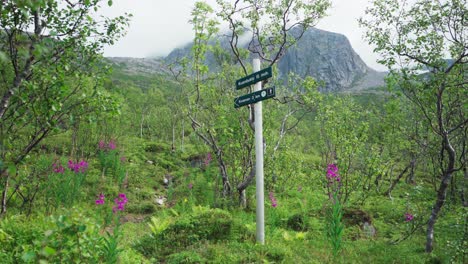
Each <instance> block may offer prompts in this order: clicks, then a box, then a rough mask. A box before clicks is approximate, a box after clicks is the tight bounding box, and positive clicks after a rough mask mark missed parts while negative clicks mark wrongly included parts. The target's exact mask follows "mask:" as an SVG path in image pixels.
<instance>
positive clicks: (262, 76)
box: [236, 67, 272, 90]
mask: <svg viewBox="0 0 468 264" xmlns="http://www.w3.org/2000/svg"><path fill="white" fill-rule="evenodd" d="M271 76H272V75H271V67H268V68H265V69H263V70H261V71H260V70H259V71H257V72H254V73H252V74H250V75H248V76H246V77H244V78H242V79H239V80H237V81H236V89H237V90H239V89H242V88H244V87H247V86H250V85H252V84H254V83H258V82H259V81H263V80H266V79H268V78H271Z"/></svg>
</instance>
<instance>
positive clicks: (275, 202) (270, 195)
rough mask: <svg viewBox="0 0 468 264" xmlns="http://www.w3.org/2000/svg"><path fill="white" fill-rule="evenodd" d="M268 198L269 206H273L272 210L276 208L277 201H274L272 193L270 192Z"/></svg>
mask: <svg viewBox="0 0 468 264" xmlns="http://www.w3.org/2000/svg"><path fill="white" fill-rule="evenodd" d="M268 197H269V198H270V202H271V206H273V208H276V207H277V206H278V201H276V198H275V196H274V194H273V192H270V193H269V195H268Z"/></svg>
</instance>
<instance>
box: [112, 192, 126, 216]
mask: <svg viewBox="0 0 468 264" xmlns="http://www.w3.org/2000/svg"><path fill="white" fill-rule="evenodd" d="M114 202H115V206H114V207H112V212H114V213H116V212H117V211H123V210H125V205H126V204H127V202H128V199H127V196H126V195H125V194H124V193H120V194H119V196H118V197H117V198H116V199H115V200H114Z"/></svg>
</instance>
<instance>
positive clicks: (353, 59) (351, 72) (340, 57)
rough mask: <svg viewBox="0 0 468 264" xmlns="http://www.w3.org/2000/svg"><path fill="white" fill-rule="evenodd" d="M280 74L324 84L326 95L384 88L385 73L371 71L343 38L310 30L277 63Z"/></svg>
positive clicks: (325, 32)
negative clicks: (312, 79) (314, 79)
mask: <svg viewBox="0 0 468 264" xmlns="http://www.w3.org/2000/svg"><path fill="white" fill-rule="evenodd" d="M278 68H279V71H280V72H281V74H283V75H286V74H288V73H289V72H293V73H295V74H297V75H299V76H301V77H305V76H312V77H314V78H316V79H317V80H319V81H323V82H324V83H325V86H324V87H323V88H322V89H323V90H326V91H345V90H350V89H351V90H363V89H366V88H372V87H376V86H381V85H383V77H384V76H385V74H384V73H379V72H377V71H375V70H373V69H371V68H370V67H368V66H367V65H366V64H365V63H364V61H363V60H362V59H361V57H359V55H358V54H357V53H356V52H355V51H354V50H353V48H352V47H351V44H350V43H349V41H348V39H347V38H346V37H345V36H344V35H341V34H337V33H332V32H328V31H324V30H319V29H310V30H308V31H307V32H305V34H304V35H303V36H302V38H301V39H300V40H299V41H298V43H297V44H296V45H295V46H294V47H292V48H290V49H289V50H288V51H287V52H286V54H285V55H284V56H283V58H282V59H281V61H280V62H279V63H278Z"/></svg>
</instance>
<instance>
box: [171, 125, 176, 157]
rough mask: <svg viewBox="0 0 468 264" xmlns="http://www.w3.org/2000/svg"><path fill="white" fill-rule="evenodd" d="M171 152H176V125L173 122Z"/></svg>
mask: <svg viewBox="0 0 468 264" xmlns="http://www.w3.org/2000/svg"><path fill="white" fill-rule="evenodd" d="M171 150H172V151H175V124H174V122H172V146H171Z"/></svg>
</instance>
